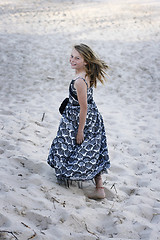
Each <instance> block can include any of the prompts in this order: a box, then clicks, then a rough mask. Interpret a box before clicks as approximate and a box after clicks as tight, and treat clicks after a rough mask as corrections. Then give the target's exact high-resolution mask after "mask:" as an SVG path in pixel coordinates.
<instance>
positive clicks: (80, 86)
mask: <svg viewBox="0 0 160 240" xmlns="http://www.w3.org/2000/svg"><path fill="white" fill-rule="evenodd" d="M74 86H75V88H76V89H86V88H87V86H86V83H85V82H84V80H83V79H82V78H81V77H79V78H78V79H77V80H76V81H75V83H74Z"/></svg>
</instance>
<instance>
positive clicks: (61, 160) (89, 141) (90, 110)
mask: <svg viewBox="0 0 160 240" xmlns="http://www.w3.org/2000/svg"><path fill="white" fill-rule="evenodd" d="M81 79H82V81H84V82H85V83H86V85H87V117H86V123H85V127H84V141H83V143H82V144H80V145H79V144H77V143H76V135H77V131H78V126H79V113H80V105H79V102H78V98H77V92H76V89H75V87H74V82H75V81H76V80H77V78H76V79H74V80H72V81H71V83H70V86H69V102H68V104H67V106H66V108H65V110H64V112H63V114H62V118H61V121H60V124H59V128H58V132H57V136H56V137H55V138H54V140H53V142H52V145H51V148H50V151H49V155H48V159H47V162H48V164H49V165H50V166H51V167H53V168H54V169H55V173H56V177H57V180H58V182H59V183H62V182H64V183H66V182H67V181H69V180H73V181H85V180H92V179H94V177H95V176H96V175H97V174H100V173H103V172H106V173H107V169H108V168H109V167H110V161H109V156H108V149H107V140H106V134H105V128H104V123H103V118H102V116H101V114H100V113H99V111H98V109H97V106H96V104H95V102H94V100H93V87H90V88H88V84H87V82H86V80H85V79H83V78H81Z"/></svg>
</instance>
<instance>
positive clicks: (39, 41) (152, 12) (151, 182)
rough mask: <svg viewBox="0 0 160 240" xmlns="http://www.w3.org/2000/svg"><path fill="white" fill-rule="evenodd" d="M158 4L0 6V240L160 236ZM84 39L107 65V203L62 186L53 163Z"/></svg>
mask: <svg viewBox="0 0 160 240" xmlns="http://www.w3.org/2000/svg"><path fill="white" fill-rule="evenodd" d="M159 12H160V2H159V1H154V0H152V1H147V0H146V1H145V0H141V1H136V0H126V1H123V0H119V1H115V0H108V1H107V0H106V1H101V0H99V1H98V0H97V1H96V0H94V1H91V0H90V1H89V0H86V1H84V0H82V1H76V0H75V1H74V0H72V1H67V0H66V1H64V0H63V1H54V0H53V1H51V0H46V1H42V0H27V1H24V0H21V1H20V0H16V1H12V0H6V1H2V0H1V1H0V63H1V64H0V133H1V138H0V178H1V181H0V239H1V240H5V239H18V240H28V239H35V240H95V239H100V240H106V239H116V240H120V239H121V240H125V239H134V240H138V239H145V240H149V239H150V240H157V239H160V164H159V162H158V161H159V155H160V109H159V107H160V104H159V102H160V79H159V78H160V55H159V53H160V14H159ZM81 42H82V43H86V44H88V45H89V46H91V48H93V49H94V51H95V52H97V53H98V54H99V56H100V57H101V58H102V59H104V60H105V61H106V62H107V63H108V65H109V66H110V69H109V71H108V81H107V82H106V84H105V85H104V86H103V85H101V84H98V87H97V89H95V90H94V99H95V101H96V103H97V106H98V108H99V111H100V112H101V113H102V115H103V119H104V123H105V128H106V134H107V139H108V149H109V155H110V161H111V168H110V170H109V171H108V174H104V175H103V182H104V187H105V192H106V198H105V199H104V200H102V201H95V200H91V199H88V198H87V193H88V192H89V191H92V190H93V189H94V185H93V183H92V182H85V183H83V189H80V188H78V187H77V184H73V185H72V186H70V188H68V189H67V188H65V187H63V186H59V185H58V184H57V182H56V177H55V174H54V169H52V168H51V167H50V166H49V165H48V164H47V163H46V159H47V156H48V152H49V148H50V145H51V142H52V140H53V138H54V137H55V135H56V132H57V129H58V125H59V121H60V118H61V116H60V114H59V112H58V108H59V105H60V103H61V101H62V100H63V99H64V98H65V97H67V96H68V86H69V83H70V81H71V79H72V77H73V76H74V72H73V70H71V68H70V65H69V57H70V52H71V49H72V46H73V45H74V44H75V43H81Z"/></svg>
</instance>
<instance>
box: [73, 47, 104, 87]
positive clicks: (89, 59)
mask: <svg viewBox="0 0 160 240" xmlns="http://www.w3.org/2000/svg"><path fill="white" fill-rule="evenodd" d="M74 48H75V49H76V50H77V51H78V52H79V54H80V55H81V56H82V57H83V58H84V61H85V62H86V63H87V64H86V65H85V70H86V76H88V77H89V78H90V85H91V86H94V87H96V86H97V79H98V80H99V81H100V82H101V83H104V80H106V78H105V74H106V72H105V70H106V69H108V65H107V64H106V63H105V62H104V61H103V60H101V59H99V58H98V57H97V56H96V54H95V53H94V52H93V51H92V49H91V48H90V47H88V46H87V45H85V44H83V43H81V44H79V45H75V46H74Z"/></svg>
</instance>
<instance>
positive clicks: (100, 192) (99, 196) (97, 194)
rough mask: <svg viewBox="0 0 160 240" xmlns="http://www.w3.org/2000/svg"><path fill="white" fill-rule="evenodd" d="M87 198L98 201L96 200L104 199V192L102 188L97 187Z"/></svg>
mask: <svg viewBox="0 0 160 240" xmlns="http://www.w3.org/2000/svg"><path fill="white" fill-rule="evenodd" d="M88 198H91V199H94V200H98V199H104V198H105V192H104V188H103V187H98V188H96V189H95V191H94V192H93V193H90V194H89V195H88Z"/></svg>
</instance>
